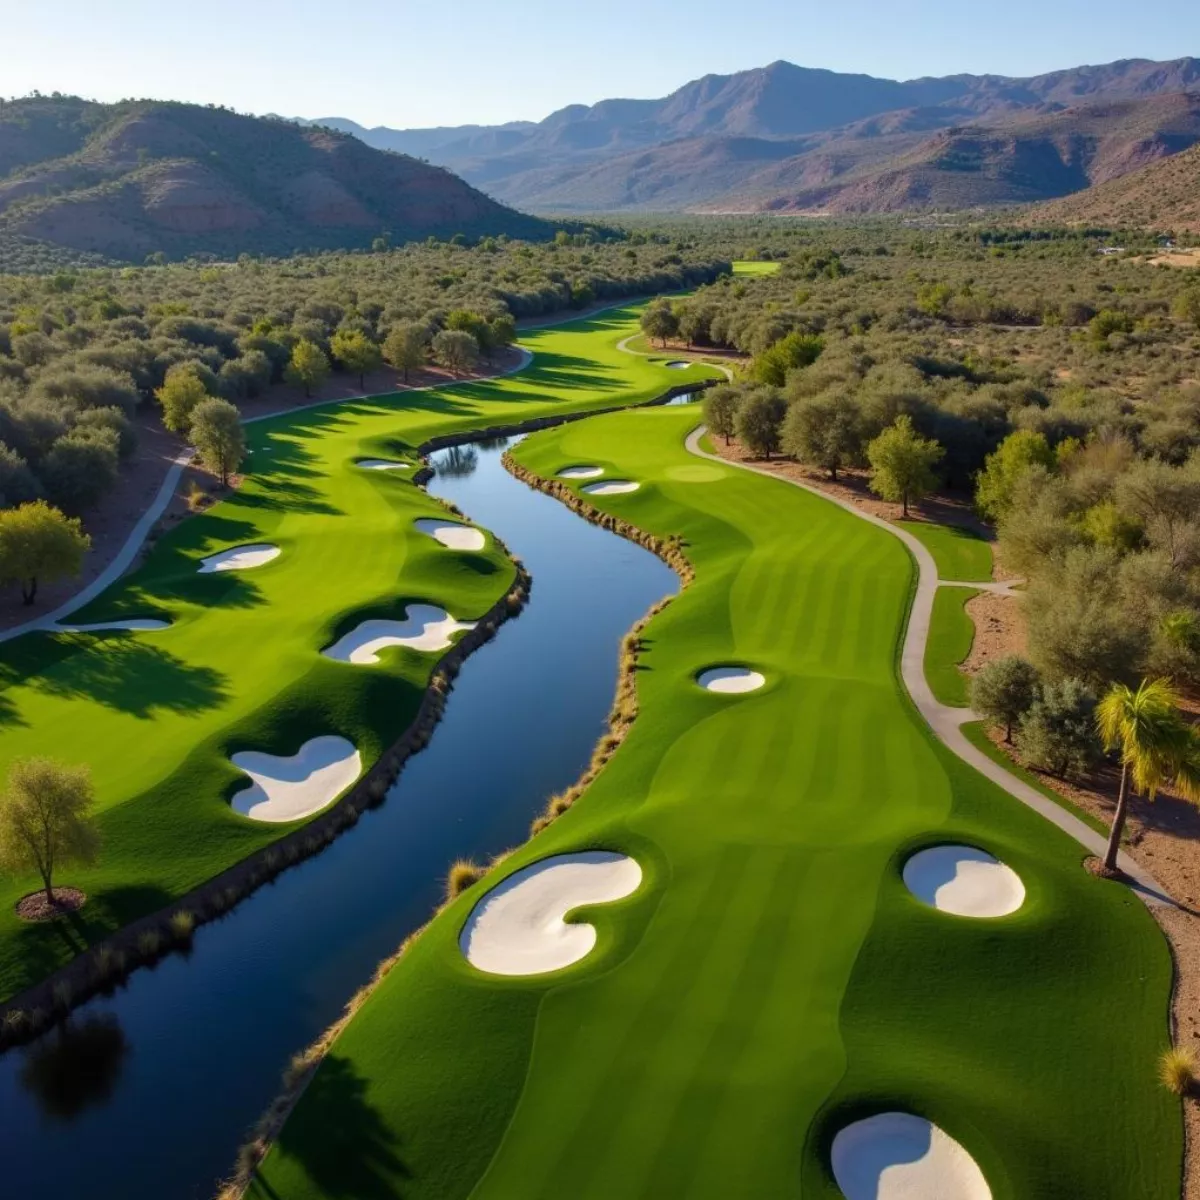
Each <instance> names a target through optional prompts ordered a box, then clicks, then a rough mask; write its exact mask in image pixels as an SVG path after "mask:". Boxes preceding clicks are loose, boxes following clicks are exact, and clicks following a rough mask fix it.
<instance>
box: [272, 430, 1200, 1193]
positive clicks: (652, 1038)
mask: <svg viewBox="0 0 1200 1200" xmlns="http://www.w3.org/2000/svg"><path fill="white" fill-rule="evenodd" d="M695 422H696V416H695V414H694V413H691V412H688V411H687V410H686V409H681V408H680V409H660V410H652V411H649V410H648V411H643V412H636V413H627V414H620V415H614V416H607V417H599V418H596V419H594V420H588V421H584V422H580V423H576V424H573V425H570V426H565V427H561V428H559V429H555V430H550V431H546V432H544V433H541V434H538V435H535V436H534V437H531V438H530V439H528V440H527V441H526V442H524V443H523V444H522V445H521V446H520V447H518V449H517V450H516V452H515V456H516V457H517V458H518V459H519V461H520V462H521V463H522V464H524V465H525V466H526V467H528V468H529V469H531V470H533V471H535V472H536V473H538V474H540V475H542V476H543V477H550V476H553V475H554V474H555V473H556V472H557V471H559V470H560V469H561V468H563V467H564V466H567V465H569V464H574V463H581V462H582V463H597V464H601V465H603V466H605V467H606V468H609V473H610V476H611V477H614V478H616V477H619V478H623V479H632V480H637V481H639V482H640V483H641V487H640V488H639V490H637V491H636V492H632V493H629V494H625V495H616V496H607V497H596V499H595V503H596V506H597V507H598V508H601V509H603V510H604V511H606V512H610V513H613V514H617V515H619V516H621V517H624V518H626V519H627V520H629V521H630V522H632V523H634V524H636V525H637V526H639V527H640V528H642V529H644V530H646V531H649V532H651V533H653V534H656V535H659V536H668V535H678V536H679V537H681V538H682V539H683V543H682V544H683V546H684V547H685V550H686V553H687V555H688V557H689V558H690V559H691V561H692V562H693V564H694V565H695V568H696V578H695V581H694V583H693V584H692V585H691V586H690V587H688V588H687V589H686V590H685V591H684V592H683V593H682V594H681V595H680V596H679V597H678V598H677V599H675V600H674V601H672V603H671V604H670V605H668V606H667V608H666V609H665V610H664V611H662V612H661V613H660V614H659V615H657V616H656V617H655V618H654V619H653V620H652V621H651V622H650V623H649V624H648V626H647V627H646V629H645V633H644V649H643V651H642V654H641V656H640V659H639V670H638V673H637V690H638V698H639V704H640V714H639V716H638V718H637V721H636V722H635V724H634V726H633V728H632V731H631V732H630V734H629V736H628V738H627V740H626V741H625V742H624V743H623V744H622V745H621V747H620V748H619V749H618V750H617V751H616V753H615V755H614V756H613V758H612V759H611V761H610V762H609V764H608V765H607V767H606V768H605V769H604V770H603V772H602V773H601V774H600V775H599V777H598V778H597V779H596V781H595V782H594V783H593V784H592V785H591V787H590V788H589V789H588V790H587V792H586V793H585V794H584V795H583V797H582V798H581V799H580V800H579V801H578V802H577V803H576V804H575V806H574V807H572V808H571V809H569V810H568V811H567V812H566V813H565V814H564V815H563V816H562V817H560V818H559V819H558V820H557V821H556V822H555V823H554V824H552V825H551V826H550V827H549V828H548V829H546V830H545V831H544V832H543V833H541V834H540V835H539V836H538V837H536V838H535V839H534V840H533V841H532V842H530V843H529V844H527V845H526V846H524V847H522V848H521V849H519V850H518V851H517V852H516V853H515V854H513V855H512V856H511V857H510V858H509V859H507V860H506V861H505V862H504V863H503V864H502V866H501V867H499V868H498V869H497V870H495V871H493V872H492V873H491V874H490V875H489V876H488V877H486V878H485V879H484V880H483V881H482V882H480V883H479V884H476V885H475V886H474V887H472V888H471V889H470V890H469V891H468V892H467V893H465V894H464V895H463V896H462V897H460V898H459V899H458V900H457V901H456V902H455V903H453V904H452V905H451V906H450V907H449V908H447V909H446V910H445V911H444V912H443V913H442V914H441V915H439V916H438V917H437V918H435V920H434V921H433V922H432V924H431V925H430V926H429V927H428V929H427V930H426V931H425V932H424V933H423V934H422V935H421V936H420V937H419V938H418V939H417V941H416V942H415V944H414V945H413V946H412V948H411V949H410V950H409V951H408V952H407V953H406V955H405V956H404V957H403V958H401V959H400V961H399V963H398V964H397V965H396V966H395V967H394V969H393V970H392V971H391V972H390V974H388V975H387V976H386V978H385V979H384V980H383V982H382V983H381V984H380V986H379V987H378V989H377V990H376V991H375V992H374V993H373V994H372V995H371V996H370V998H369V999H368V1000H367V1001H366V1002H365V1004H364V1006H363V1007H362V1008H361V1010H360V1011H359V1012H358V1014H357V1016H356V1017H355V1018H354V1020H353V1021H352V1022H351V1023H350V1024H349V1026H348V1027H347V1029H346V1030H345V1031H344V1032H343V1034H342V1035H341V1037H340V1038H339V1040H338V1041H337V1042H336V1044H335V1045H334V1047H333V1049H332V1051H331V1052H330V1054H329V1055H328V1057H327V1058H326V1060H325V1062H324V1063H323V1065H322V1067H321V1068H320V1070H319V1071H318V1072H317V1074H316V1076H315V1078H314V1079H313V1080H312V1082H311V1083H310V1084H309V1086H308V1088H307V1089H306V1091H305V1092H304V1094H303V1096H302V1097H301V1099H300V1101H299V1104H298V1105H297V1107H296V1108H295V1110H294V1111H293V1113H292V1115H291V1117H290V1119H289V1121H288V1123H287V1124H286V1126H285V1127H284V1129H283V1132H282V1134H281V1136H280V1137H279V1139H278V1140H277V1141H276V1143H275V1145H274V1146H273V1148H272V1150H271V1151H270V1153H269V1155H268V1157H267V1159H266V1160H265V1163H264V1164H263V1166H262V1168H261V1170H260V1173H259V1175H258V1177H257V1178H256V1180H255V1182H254V1184H253V1185H252V1187H251V1189H250V1193H249V1194H250V1195H251V1196H253V1197H255V1198H256V1200H328V1198H329V1197H331V1196H345V1197H350V1196H354V1197H371V1198H372V1200H382V1198H385V1197H404V1198H405V1200H455V1198H458V1197H466V1196H468V1195H470V1196H471V1197H473V1198H474V1200H512V1198H514V1197H520V1198H522V1200H533V1198H542V1197H545V1198H547V1200H549V1198H555V1200H558V1198H561V1197H572V1198H573V1200H575V1198H579V1200H612V1198H615V1197H622V1198H625V1197H647V1198H649V1197H667V1196H672V1197H673V1196H679V1197H685V1196H686V1197H688V1198H689V1200H692V1198H703V1200H707V1198H709V1197H712V1198H713V1200H717V1198H720V1200H728V1198H729V1197H734V1196H737V1197H743V1196H744V1197H768V1196H769V1197H779V1196H801V1195H802V1196H804V1197H805V1198H806V1200H815V1198H822V1197H826V1198H829V1200H832V1198H833V1197H835V1196H837V1195H838V1194H839V1193H838V1191H837V1188H836V1187H835V1185H834V1183H833V1181H832V1178H831V1175H830V1172H829V1168H828V1161H829V1160H828V1144H829V1140H830V1138H831V1137H832V1135H833V1134H834V1133H835V1132H836V1130H837V1128H838V1127H839V1126H840V1125H841V1124H842V1123H844V1122H845V1121H847V1120H849V1119H852V1117H854V1116H856V1115H863V1114H865V1113H867V1112H870V1111H878V1110H886V1109H903V1110H907V1111H912V1112H916V1113H919V1114H921V1115H924V1116H927V1117H928V1118H930V1119H931V1120H933V1121H935V1122H936V1123H937V1124H939V1125H940V1126H941V1127H942V1128H943V1129H945V1130H946V1131H947V1132H948V1133H949V1134H950V1135H951V1136H952V1137H954V1138H956V1139H958V1140H959V1141H960V1142H961V1143H962V1144H963V1145H964V1147H965V1148H966V1149H967V1151H968V1152H969V1153H970V1154H971V1155H972V1156H973V1157H974V1158H975V1159H976V1161H977V1162H978V1163H979V1164H980V1166H981V1167H982V1169H983V1170H984V1172H985V1173H986V1175H987V1178H988V1182H989V1184H990V1186H991V1189H992V1194H993V1196H994V1197H995V1198H996V1200H1034V1198H1038V1200H1041V1198H1043V1197H1045V1198H1050V1197H1059V1196H1061V1197H1064V1198H1065V1197H1067V1196H1071V1197H1082V1196H1087V1197H1088V1198H1089V1200H1130V1198H1131V1197H1133V1196H1137V1197H1139V1200H1141V1198H1145V1200H1174V1197H1177V1196H1178V1194H1179V1180H1180V1167H1181V1134H1182V1129H1181V1119H1180V1110H1179V1105H1178V1103H1177V1102H1176V1101H1175V1100H1174V1099H1172V1098H1171V1097H1170V1096H1168V1095H1167V1094H1166V1093H1165V1092H1164V1091H1163V1090H1162V1089H1160V1088H1159V1087H1158V1085H1157V1082H1156V1080H1155V1077H1154V1061H1155V1056H1156V1054H1157V1053H1158V1051H1159V1050H1160V1049H1161V1048H1162V1046H1163V1045H1164V1044H1165V1043H1166V1041H1167V1010H1168V1002H1169V994H1170V986H1171V962H1170V957H1169V954H1168V951H1167V947H1166V944H1165V942H1164V940H1163V938H1162V936H1161V934H1160V932H1159V930H1158V929H1157V927H1156V926H1155V924H1154V922H1153V920H1152V919H1151V917H1150V916H1149V914H1148V913H1147V912H1146V911H1145V909H1144V908H1143V906H1142V905H1141V904H1140V902H1138V901H1137V900H1136V899H1134V898H1133V897H1132V896H1131V895H1130V893H1129V892H1128V891H1127V890H1125V889H1124V888H1122V887H1119V886H1114V885H1112V884H1110V883H1107V882H1104V881H1101V880H1098V879H1096V878H1094V877H1092V876H1091V875H1089V874H1087V873H1086V872H1084V871H1083V870H1081V869H1080V861H1081V859H1082V857H1083V852H1082V851H1081V849H1080V847H1079V846H1078V845H1077V844H1076V843H1074V842H1073V841H1071V840H1069V839H1068V838H1067V837H1066V836H1065V835H1064V834H1062V833H1060V832H1059V831H1058V830H1057V829H1055V828H1054V827H1052V826H1051V825H1049V824H1047V823H1046V822H1045V821H1044V820H1043V819H1042V818H1040V817H1039V816H1037V815H1036V814H1034V813H1033V812H1031V811H1029V810H1028V809H1026V808H1025V807H1024V806H1022V805H1021V804H1019V803H1018V802H1017V801H1016V800H1014V799H1012V798H1011V797H1009V796H1008V795H1007V794H1006V793H1004V792H1002V791H1000V790H999V789H998V788H996V787H995V786H994V785H992V784H991V783H989V782H988V781H986V780H985V779H983V778H982V777H980V776H978V775H977V774H976V773H975V772H973V771H972V770H970V769H969V768H967V767H966V766H965V765H964V764H962V763H961V762H960V761H959V760H958V759H956V758H954V757H953V756H952V755H951V754H950V753H949V752H948V751H946V750H945V749H944V748H943V747H942V746H941V745H940V743H938V742H937V741H936V740H935V739H934V738H933V736H932V734H931V733H930V732H929V730H928V728H927V727H926V726H925V725H924V723H923V722H922V721H921V720H920V718H919V717H918V716H917V714H916V712H915V710H914V709H913V708H912V706H911V704H910V703H909V701H908V700H907V698H906V696H905V695H904V693H903V691H902V689H901V687H900V684H899V682H898V679H897V674H896V658H897V651H898V645H899V639H900V636H901V632H902V629H903V625H904V620H905V615H906V612H907V608H908V604H909V599H910V596H911V593H912V588H913V582H914V581H913V567H912V563H911V561H910V559H909V557H908V555H907V553H906V551H905V550H904V548H903V546H902V545H901V543H900V542H899V541H898V539H896V538H894V537H892V536H891V535H890V534H888V533H887V532H886V531H885V530H881V529H879V528H877V527H875V526H873V525H871V524H869V523H867V522H865V521H862V520H860V519H858V518H856V517H855V516H853V515H852V514H849V513H847V512H844V511H843V510H841V509H839V508H837V507H836V506H834V505H833V504H831V503H829V502H828V501H826V500H824V499H822V498H820V497H818V496H815V495H812V494H810V493H808V492H805V491H802V490H801V489H799V488H795V487H791V486H789V485H787V484H786V483H784V482H781V481H778V480H772V479H766V478H762V477H760V476H757V475H752V474H749V473H746V472H742V471H738V470H736V469H734V468H731V467H723V466H720V465H718V464H715V463H711V462H703V461H699V460H697V459H696V458H695V457H693V456H691V455H689V454H688V453H687V452H686V451H685V449H684V446H683V441H684V438H685V435H686V434H687V433H688V431H689V430H690V429H691V428H692V427H693V426H694V424H695ZM730 663H735V664H745V665H747V666H749V667H752V668H754V669H755V670H757V671H760V672H761V673H762V674H763V675H764V676H765V679H766V683H765V686H764V687H762V689H761V690H758V691H754V692H749V693H746V694H744V695H724V696H722V695H716V694H713V693H711V692H706V691H704V690H703V689H701V688H700V687H698V686H697V684H696V682H695V676H696V673H697V672H698V671H700V670H702V669H703V668H705V667H708V666H710V665H713V664H730ZM947 840H949V841H964V842H967V843H969V844H971V845H977V846H980V847H982V848H984V849H987V850H989V851H991V852H993V853H995V854H996V855H997V856H998V857H1000V858H1001V859H1002V860H1003V861H1004V862H1006V863H1007V864H1008V865H1009V866H1011V867H1012V868H1013V869H1014V870H1015V871H1017V872H1018V873H1019V874H1020V876H1021V878H1022V880H1023V882H1024V884H1025V887H1026V890H1027V899H1026V901H1025V903H1024V905H1023V907H1022V908H1021V909H1020V911H1019V912H1018V913H1016V914H1015V915H1013V916H1010V917H1005V918H1000V919H994V920H972V919H966V918H961V917H954V916H950V915H948V914H945V913H941V912H938V911H936V910H935V909H933V908H930V907H927V906H926V905H924V904H922V903H920V902H919V901H917V900H916V899H915V898H914V897H912V896H911V895H910V894H909V893H908V891H907V890H906V888H905V887H904V884H903V882H902V879H901V876H900V869H901V867H902V865H903V862H904V861H905V859H906V857H907V856H908V854H910V853H911V852H912V851H914V850H915V849H918V848H921V847H923V846H927V845H930V844H935V843H938V842H942V841H947ZM589 848H593V849H605V850H613V851H619V852H622V853H624V854H627V855H631V856H633V857H634V858H635V859H637V861H638V863H639V864H640V865H641V868H642V871H643V882H642V884H641V887H640V888H639V889H638V890H637V891H636V892H634V893H633V894H632V895H630V896H629V897H628V898H626V899H623V900H619V901H617V902H615V903H610V904H604V905H601V906H596V907H591V908H585V909H580V910H578V911H577V914H576V917H575V919H578V920H583V921H586V922H588V923H591V924H593V925H594V926H595V927H596V929H597V931H598V940H597V943H596V946H595V948H594V949H593V950H592V951H591V953H590V954H588V955H587V956H586V957H585V958H583V959H582V960H581V961H579V962H576V963H575V964H574V965H572V966H569V967H566V968H565V969H563V970H560V971H557V972H555V973H553V974H547V975H541V976H532V977H500V976H495V975H487V974H484V973H482V972H480V971H478V970H476V969H474V968H472V967H471V966H470V965H469V964H468V963H467V962H466V960H465V959H464V957H463V954H462V952H461V951H460V948H459V944H458V936H459V932H460V930H461V929H462V927H463V924H464V922H465V921H466V919H467V917H468V915H469V914H470V912H471V910H472V907H473V906H474V904H475V902H476V901H478V900H479V899H480V898H481V897H483V896H484V895H486V894H487V893H488V892H489V891H490V890H491V889H492V888H493V887H495V885H496V883H497V882H498V881H499V880H500V879H501V878H502V877H505V876H507V875H509V874H511V873H513V872H514V871H516V870H518V869H519V868H521V867H524V866H527V865H528V864H530V863H532V862H535V861H537V860H539V859H542V858H544V857H546V856H549V855H553V854H556V853H563V852H568V851H576V850H582V849H589Z"/></svg>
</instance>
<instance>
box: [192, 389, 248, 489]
mask: <svg viewBox="0 0 1200 1200" xmlns="http://www.w3.org/2000/svg"><path fill="white" fill-rule="evenodd" d="M189 438H190V440H191V443H192V445H193V446H195V447H196V451H197V453H198V454H199V455H200V461H201V462H203V463H204V465H205V466H206V467H208V469H209V470H210V471H215V472H216V474H217V475H218V476H219V477H220V480H221V486H222V487H224V486H225V485H226V484H227V483H228V482H229V476H230V475H231V474H232V473H233V472H234V471H236V470H237V469H238V467H240V466H241V465H242V460H243V459H244V458H245V457H246V434H245V430H244V429H243V428H242V418H241V414H239V412H238V410H237V408H236V406H235V405H232V404H230V403H229V401H228V400H220V399H218V398H217V397H215V396H213V397H210V398H209V399H208V400H204V401H202V402H201V403H200V404H198V405H196V408H195V410H194V411H193V413H192V429H191V433H190V434H189Z"/></svg>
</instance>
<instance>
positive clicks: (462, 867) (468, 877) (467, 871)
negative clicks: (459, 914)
mask: <svg viewBox="0 0 1200 1200" xmlns="http://www.w3.org/2000/svg"><path fill="white" fill-rule="evenodd" d="M485 870H486V868H485V867H481V866H480V865H479V864H478V863H477V862H472V861H471V859H469V858H460V859H456V860H455V862H454V863H452V864H451V866H450V870H449V871H447V872H446V900H447V902H449V901H451V900H454V899H457V898H458V897H459V896H461V895H462V894H463V892H465V891H466V890H467V888H469V887H470V886H471V885H472V884H475V883H478V882H479V880H481V879H482V878H483V876H484V872H485Z"/></svg>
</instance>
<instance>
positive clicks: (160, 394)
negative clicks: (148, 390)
mask: <svg viewBox="0 0 1200 1200" xmlns="http://www.w3.org/2000/svg"><path fill="white" fill-rule="evenodd" d="M208 396H209V391H208V389H207V388H206V387H205V386H204V381H203V380H202V379H201V378H200V376H199V374H198V372H197V371H196V369H195V367H194V366H193V364H191V363H177V364H176V365H175V366H173V367H171V368H170V370H168V371H167V376H166V379H164V380H163V385H162V387H160V388H159V389H158V390H157V391H156V392H155V393H154V397H155V399H156V400H157V401H158V402H159V404H161V405H162V414H163V416H162V420H163V424H164V425H165V426H166V427H167V428H168V429H169V430H170V431H171V432H172V433H187V430H188V424H189V423H190V422H191V419H192V410H193V409H194V408H195V407H196V405H197V404H199V403H200V402H201V401H202V400H207V399H208Z"/></svg>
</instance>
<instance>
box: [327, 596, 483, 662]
mask: <svg viewBox="0 0 1200 1200" xmlns="http://www.w3.org/2000/svg"><path fill="white" fill-rule="evenodd" d="M474 628H475V622H474V621H456V620H455V619H454V618H453V617H452V616H451V615H450V614H449V613H448V612H446V610H445V609H444V608H438V607H437V606H436V605H433V604H409V605H407V606H406V607H405V609H404V620H403V621H384V620H377V621H363V622H362V623H361V624H360V625H358V626H357V627H356V628H355V629H352V630H351V631H350V632H349V633H345V634H343V635H342V636H341V637H340V638H338V640H337V641H336V642H334V643H333V645H332V646H329V647H327V648H326V649H324V650H322V651H321V653H322V654H323V655H325V657H326V658H335V659H337V661H338V662H348V663H359V664H364V663H377V662H378V661H379V652H380V650H383V649H385V648H386V647H388V646H407V647H408V648H409V649H410V650H445V649H446V647H447V646H449V645H450V643H451V641H452V640H453V637H454V634H456V633H459V632H460V631H462V630H464V629H474Z"/></svg>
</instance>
